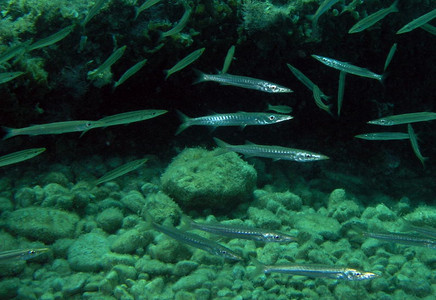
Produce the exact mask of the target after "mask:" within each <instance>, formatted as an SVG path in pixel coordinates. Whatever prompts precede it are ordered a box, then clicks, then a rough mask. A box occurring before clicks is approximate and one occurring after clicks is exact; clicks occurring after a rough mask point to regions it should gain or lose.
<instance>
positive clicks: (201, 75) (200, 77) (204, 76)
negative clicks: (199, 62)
mask: <svg viewBox="0 0 436 300" xmlns="http://www.w3.org/2000/svg"><path fill="white" fill-rule="evenodd" d="M193 70H194V72H195V75H196V76H197V78H195V80H194V82H192V84H197V83H200V82H205V81H207V74H205V73H203V72H201V71H200V70H197V69H195V68H193Z"/></svg>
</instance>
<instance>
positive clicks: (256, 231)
mask: <svg viewBox="0 0 436 300" xmlns="http://www.w3.org/2000/svg"><path fill="white" fill-rule="evenodd" d="M182 222H183V223H184V228H183V229H185V230H189V229H198V230H202V231H206V232H209V233H213V234H217V235H221V236H226V237H230V238H236V239H245V240H254V241H259V242H278V243H290V242H297V241H298V239H297V237H294V236H290V235H288V234H285V233H281V232H278V231H274V230H268V229H261V228H251V227H244V226H235V225H223V224H221V223H217V222H216V223H197V222H195V221H194V220H191V219H190V218H189V217H187V216H182Z"/></svg>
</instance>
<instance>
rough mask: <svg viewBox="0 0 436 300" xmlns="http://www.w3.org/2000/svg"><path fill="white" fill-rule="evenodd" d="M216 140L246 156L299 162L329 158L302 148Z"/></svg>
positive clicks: (228, 148) (225, 147)
mask: <svg viewBox="0 0 436 300" xmlns="http://www.w3.org/2000/svg"><path fill="white" fill-rule="evenodd" d="M214 140H215V142H216V143H217V145H218V146H219V147H221V148H224V149H226V150H228V151H234V152H237V153H241V154H243V155H245V156H257V157H266V158H272V159H274V160H280V159H283V160H293V161H297V162H309V161H316V160H324V159H329V158H328V157H327V156H325V155H322V154H318V153H314V152H310V151H306V150H300V149H293V148H285V147H280V146H267V145H256V144H253V143H248V144H246V145H230V144H227V143H226V142H224V141H222V140H220V139H217V138H214Z"/></svg>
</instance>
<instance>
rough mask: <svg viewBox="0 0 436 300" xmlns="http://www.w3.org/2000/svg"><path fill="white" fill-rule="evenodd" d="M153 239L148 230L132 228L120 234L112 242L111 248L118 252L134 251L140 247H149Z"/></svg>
mask: <svg viewBox="0 0 436 300" xmlns="http://www.w3.org/2000/svg"><path fill="white" fill-rule="evenodd" d="M152 239H153V237H152V235H151V234H150V233H149V232H147V231H139V230H137V229H131V230H127V231H125V232H124V233H122V234H120V235H119V236H118V237H117V238H116V239H115V240H114V242H113V243H112V245H111V249H112V251H114V252H117V253H134V252H135V251H136V249H138V248H141V247H142V248H145V247H147V246H148V244H149V243H150V242H151V241H152Z"/></svg>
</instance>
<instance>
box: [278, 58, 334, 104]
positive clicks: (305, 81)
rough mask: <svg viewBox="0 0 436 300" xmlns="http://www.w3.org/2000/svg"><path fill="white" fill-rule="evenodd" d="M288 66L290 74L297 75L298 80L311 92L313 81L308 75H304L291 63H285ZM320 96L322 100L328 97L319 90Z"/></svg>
mask: <svg viewBox="0 0 436 300" xmlns="http://www.w3.org/2000/svg"><path fill="white" fill-rule="evenodd" d="M286 65H287V66H288V68H289V70H291V72H292V74H294V76H295V77H297V79H298V80H300V81H301V83H303V84H304V85H305V86H306V87H307V88H308V89H309V90H310V91H311V92H312V93H313V88H314V87H315V83H313V81H312V80H310V79H309V77H307V76H306V75H304V74H303V72H301V71H300V70H298V69H297V68H296V67H294V66H292V65H291V64H286ZM320 93H321V98H322V99H324V100H328V99H329V98H330V97H329V96H326V95H325V94H324V93H323V92H321V90H320Z"/></svg>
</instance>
